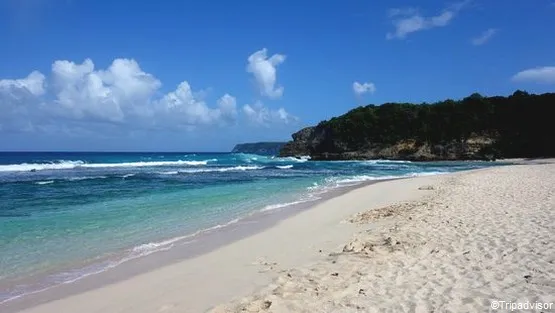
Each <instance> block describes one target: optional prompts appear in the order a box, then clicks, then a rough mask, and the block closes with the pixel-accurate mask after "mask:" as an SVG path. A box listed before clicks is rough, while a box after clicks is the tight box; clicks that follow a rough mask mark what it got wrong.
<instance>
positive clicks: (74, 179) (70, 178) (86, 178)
mask: <svg viewBox="0 0 555 313" xmlns="http://www.w3.org/2000/svg"><path fill="white" fill-rule="evenodd" d="M106 178H108V176H76V177H69V178H66V180H68V181H80V180H89V179H106Z"/></svg>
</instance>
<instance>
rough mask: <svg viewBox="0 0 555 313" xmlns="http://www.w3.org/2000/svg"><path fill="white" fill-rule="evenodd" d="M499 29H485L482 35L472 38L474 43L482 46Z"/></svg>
mask: <svg viewBox="0 0 555 313" xmlns="http://www.w3.org/2000/svg"><path fill="white" fill-rule="evenodd" d="M497 31H498V30H497V29H495V28H490V29H488V30H486V31H484V32H483V33H481V34H480V36H478V37H475V38H473V39H472V44H473V45H475V46H481V45H483V44H485V43H486V42H488V41H489V40H490V39H491V38H492V37H493V36H495V34H497Z"/></svg>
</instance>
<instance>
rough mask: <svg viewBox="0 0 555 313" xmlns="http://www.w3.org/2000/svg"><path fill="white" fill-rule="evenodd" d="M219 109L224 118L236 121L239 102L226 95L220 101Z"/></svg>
mask: <svg viewBox="0 0 555 313" xmlns="http://www.w3.org/2000/svg"><path fill="white" fill-rule="evenodd" d="M218 108H219V109H220V114H221V116H222V118H224V119H226V120H231V121H235V119H236V118H237V100H236V99H235V97H233V96H231V95H229V94H227V93H226V94H225V95H223V96H222V97H221V98H220V99H218Z"/></svg>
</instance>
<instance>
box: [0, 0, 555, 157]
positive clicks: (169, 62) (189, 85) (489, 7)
mask: <svg viewBox="0 0 555 313" xmlns="http://www.w3.org/2000/svg"><path fill="white" fill-rule="evenodd" d="M554 31H555V0H511V1H501V0H462V1H440V0H422V1H408V0H404V1H401V0H388V1H368V0H364V1H363V0H344V1H339V0H337V1H336V0H327V1H311V0H306V1H277V2H267V1H253V0H242V1H227V0H225V1H224V0H212V1H169V0H168V1H149V0H143V1H106V0H0V42H1V43H2V44H1V46H0V60H2V61H1V62H0V151H199V152H200V151H229V150H230V149H231V148H232V147H233V146H234V145H235V144H236V143H241V142H253V141H285V140H289V139H290V135H291V134H292V133H293V132H295V131H297V130H299V129H301V128H302V127H305V126H310V125H314V124H316V123H318V122H320V121H322V120H326V119H329V118H331V117H333V116H337V115H341V114H343V113H346V112H347V111H348V110H350V109H353V108H355V107H357V106H360V105H366V104H382V103H385V102H413V103H421V102H434V101H439V100H444V99H448V98H449V99H461V98H463V97H465V96H468V95H470V94H472V93H474V92H479V93H481V94H482V95H487V96H493V95H510V94H512V93H513V92H514V91H515V90H517V89H521V90H526V91H528V92H531V93H544V92H553V91H555V40H554V39H553V34H554Z"/></svg>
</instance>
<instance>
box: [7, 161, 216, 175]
mask: <svg viewBox="0 0 555 313" xmlns="http://www.w3.org/2000/svg"><path fill="white" fill-rule="evenodd" d="M216 161H217V159H210V160H202V161H186V160H178V161H147V162H144V161H141V162H123V163H85V162H83V161H81V160H77V161H65V160H61V161H58V162H56V163H21V164H8V165H0V172H32V171H44V170H69V169H75V168H118V167H157V166H201V165H207V164H208V163H209V162H216Z"/></svg>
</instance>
